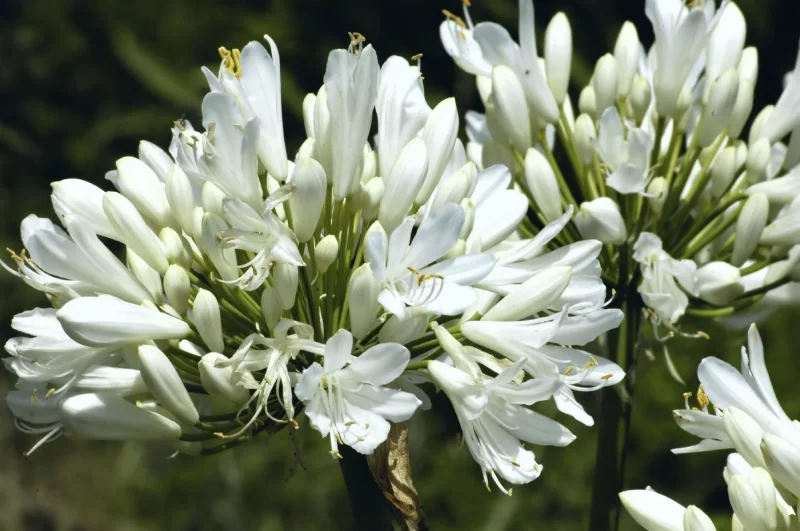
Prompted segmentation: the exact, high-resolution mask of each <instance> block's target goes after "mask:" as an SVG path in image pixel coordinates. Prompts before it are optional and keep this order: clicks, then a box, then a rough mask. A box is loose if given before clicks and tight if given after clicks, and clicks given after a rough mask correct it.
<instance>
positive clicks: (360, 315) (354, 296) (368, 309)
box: [347, 264, 381, 340]
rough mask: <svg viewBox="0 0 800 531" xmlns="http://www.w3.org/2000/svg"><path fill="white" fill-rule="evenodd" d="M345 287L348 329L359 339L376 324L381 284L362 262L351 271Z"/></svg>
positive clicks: (367, 265)
mask: <svg viewBox="0 0 800 531" xmlns="http://www.w3.org/2000/svg"><path fill="white" fill-rule="evenodd" d="M347 289H348V290H349V294H350V307H349V308H350V330H351V331H352V332H353V336H355V338H356V339H359V340H360V339H363V338H364V337H366V335H367V334H368V333H369V332H370V330H372V329H373V328H374V327H375V325H376V321H377V316H378V309H379V307H380V303H379V302H378V295H379V294H380V292H381V284H380V282H378V279H376V278H375V275H373V274H372V270H371V269H370V266H369V264H362V265H361V266H359V267H358V269H356V270H355V271H353V275H352V276H351V277H350V284H349V285H348V288H347Z"/></svg>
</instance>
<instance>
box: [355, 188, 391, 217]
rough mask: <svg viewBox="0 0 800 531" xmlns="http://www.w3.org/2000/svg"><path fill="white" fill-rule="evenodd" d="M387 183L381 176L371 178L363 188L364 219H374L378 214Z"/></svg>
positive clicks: (361, 202)
mask: <svg viewBox="0 0 800 531" xmlns="http://www.w3.org/2000/svg"><path fill="white" fill-rule="evenodd" d="M385 190H386V185H385V184H384V183H383V179H381V178H380V177H374V178H372V179H370V180H369V182H368V183H367V184H365V185H364V187H363V188H362V190H361V199H360V200H359V201H360V204H361V215H362V217H363V218H364V221H372V220H373V219H375V217H376V216H377V215H378V208H379V207H380V206H381V200H382V199H383V193H384V191H385Z"/></svg>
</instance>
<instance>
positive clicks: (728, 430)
mask: <svg viewBox="0 0 800 531" xmlns="http://www.w3.org/2000/svg"><path fill="white" fill-rule="evenodd" d="M697 376H698V378H699V380H700V388H699V389H698V391H697V396H696V400H697V406H696V407H690V404H689V399H690V398H691V396H692V394H691V393H686V394H685V395H684V396H685V401H686V407H685V408H684V409H679V410H676V411H675V412H674V415H675V420H676V421H677V422H678V425H679V426H680V427H681V428H683V429H684V430H686V431H687V432H689V433H691V434H692V435H695V436H697V437H700V438H701V441H700V442H699V443H698V444H695V445H693V446H689V447H686V448H677V449H675V450H673V452H675V453H678V454H683V453H689V452H703V451H709V450H718V449H734V450H735V453H732V454H730V455H729V456H728V459H727V464H726V466H725V469H724V471H723V477H724V479H725V482H726V484H727V486H728V496H729V499H730V503H731V507H732V508H733V512H734V514H733V517H732V528H733V529H759V530H761V529H763V530H769V531H774V530H788V529H797V528H798V526H800V521H798V517H797V513H796V512H795V508H796V507H797V506H798V501H800V423H798V421H797V420H792V419H790V418H789V417H788V416H787V415H786V413H785V412H784V410H783V408H781V406H780V404H779V403H778V399H777V397H776V396H775V391H774V390H773V388H772V383H771V381H770V377H769V373H768V372H767V368H766V364H765V361H764V346H763V344H762V342H761V337H760V336H759V334H758V331H757V330H756V327H755V326H752V327H751V328H750V331H749V334H748V348H744V347H742V362H741V370H737V369H736V368H735V367H733V366H732V365H730V364H728V363H726V362H725V361H722V360H720V359H719V358H715V357H711V358H705V359H704V360H703V361H702V362H701V363H700V366H699V367H698V369H697ZM620 498H621V499H622V502H623V504H624V505H625V507H626V508H627V510H628V512H630V513H631V515H632V516H633V517H634V519H636V521H637V522H639V523H640V524H641V525H642V526H644V527H645V528H646V529H648V530H650V531H666V530H686V531H709V530H712V531H713V530H714V529H715V528H714V525H713V524H712V523H711V520H710V519H709V518H708V516H707V515H705V513H703V512H702V510H700V509H698V508H697V507H694V506H690V507H689V508H686V509H684V507H683V506H681V505H680V504H678V503H677V502H675V501H672V500H671V499H669V498H667V497H666V496H663V495H661V494H658V493H656V492H654V491H652V490H650V489H648V490H635V491H626V492H623V493H622V494H621V495H620Z"/></svg>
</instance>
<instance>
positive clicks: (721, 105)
mask: <svg viewBox="0 0 800 531" xmlns="http://www.w3.org/2000/svg"><path fill="white" fill-rule="evenodd" d="M738 90H739V75H738V73H737V72H736V70H734V69H732V68H731V69H730V70H727V71H725V72H724V73H723V74H722V75H721V76H719V77H718V78H717V80H716V81H714V83H713V84H712V85H711V91H710V92H709V96H708V103H706V106H705V109H704V111H703V119H702V124H701V126H700V131H698V133H697V141H698V144H699V145H700V146H701V147H707V146H710V145H711V144H713V143H714V141H715V140H716V139H717V137H718V136H719V135H720V133H722V131H723V129H725V126H727V125H728V121H729V120H730V118H731V113H732V112H733V105H734V103H736V94H737V92H738Z"/></svg>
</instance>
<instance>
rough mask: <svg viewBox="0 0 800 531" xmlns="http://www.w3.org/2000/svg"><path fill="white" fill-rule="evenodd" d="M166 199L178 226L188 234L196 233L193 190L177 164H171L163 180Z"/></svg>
mask: <svg viewBox="0 0 800 531" xmlns="http://www.w3.org/2000/svg"><path fill="white" fill-rule="evenodd" d="M164 185H165V192H166V194H167V201H168V202H169V207H170V210H172V213H173V214H174V215H175V218H176V219H177V221H178V225H180V228H181V229H183V230H184V232H186V234H189V235H190V236H193V237H194V235H196V234H197V233H196V232H195V230H194V229H195V224H194V209H195V206H196V205H195V202H194V191H193V189H192V184H191V182H190V181H189V177H187V176H186V174H185V173H184V172H183V170H182V169H180V167H179V166H178V165H175V166H173V167H172V168H171V169H170V170H169V172H168V173H167V177H166V179H165V181H164Z"/></svg>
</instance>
